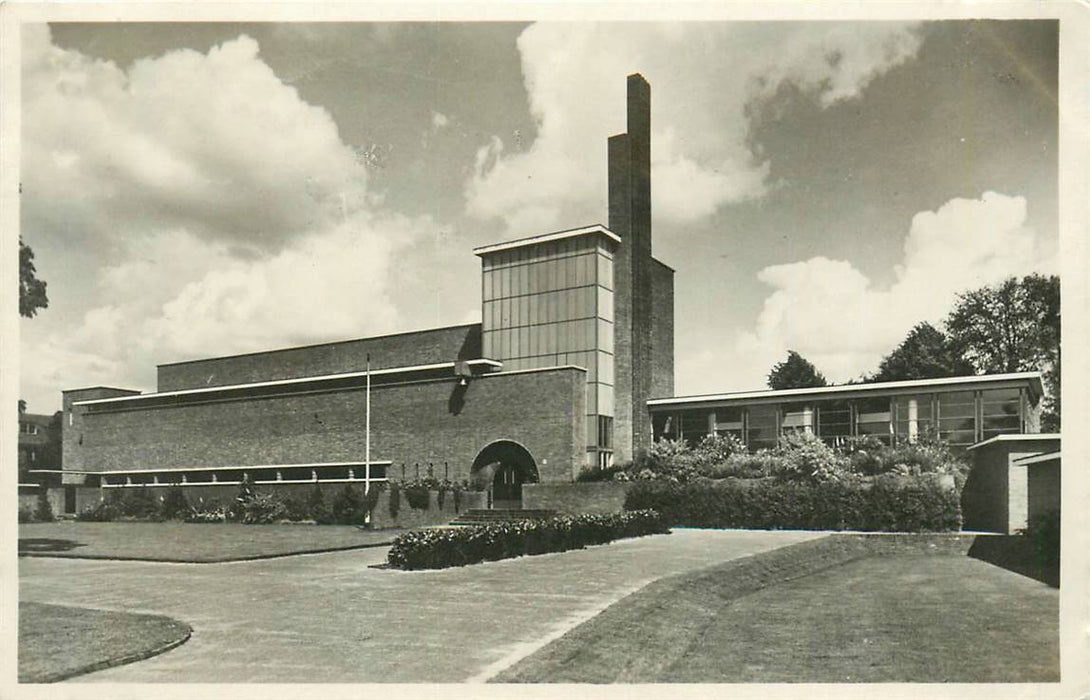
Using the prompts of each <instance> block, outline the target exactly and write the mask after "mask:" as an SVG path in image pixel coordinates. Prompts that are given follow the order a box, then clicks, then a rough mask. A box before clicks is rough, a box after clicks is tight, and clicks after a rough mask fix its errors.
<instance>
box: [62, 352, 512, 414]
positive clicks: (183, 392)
mask: <svg viewBox="0 0 1090 700" xmlns="http://www.w3.org/2000/svg"><path fill="white" fill-rule="evenodd" d="M465 363H466V364H468V365H487V366H489V367H502V366H503V363H502V362H497V361H496V360H465ZM456 364H457V362H439V363H436V364H431V365H412V366H408V367H388V368H386V369H376V370H371V372H370V374H371V376H372V377H375V376H386V375H396V374H408V373H411V372H426V371H429V370H438V369H448V368H450V369H453V368H454V366H455V365H456ZM367 374H368V373H367V372H345V373H343V374H324V375H320V376H317V377H294V378H292V379H277V380H275V381H269V382H250V383H249V384H225V385H223V386H210V387H202V388H200V389H179V390H178V391H161V392H153V393H150V394H138V395H135V396H116V397H113V398H109V399H92V400H88V401H73V402H72V405H73V406H97V405H101V404H110V403H128V402H132V401H142V400H145V399H161V398H168V397H171V396H192V395H198V394H216V393H224V392H230V391H243V390H246V389H260V388H262V387H276V386H288V385H292V384H307V383H312V382H330V381H335V380H339V379H353V378H362V377H366V376H367Z"/></svg>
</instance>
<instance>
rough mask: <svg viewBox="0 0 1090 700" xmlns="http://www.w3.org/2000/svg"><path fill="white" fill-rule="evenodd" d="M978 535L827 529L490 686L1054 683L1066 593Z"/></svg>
mask: <svg viewBox="0 0 1090 700" xmlns="http://www.w3.org/2000/svg"><path fill="white" fill-rule="evenodd" d="M972 541H973V537H972V536H964V535H960V536H959V535H947V536H943V535H894V536H888V535H832V536H829V537H825V538H822V539H820V540H815V541H812V542H804V543H800V544H796V545H792V546H789V547H784V548H781V549H778V550H774V551H772V552H768V553H764V554H759V555H755V556H752V557H747V558H745V559H740V560H735V561H731V562H728V563H726V564H723V565H720V566H715V567H711V568H709V569H704V570H702V571H699V572H695V573H690V574H684V575H681V576H675V577H671V578H667V579H662V580H659V581H656V582H655V583H652V584H650V585H649V586H647V587H645V588H643V589H641V590H640V591H637V592H636V593H634V594H632V595H631V596H629V597H627V598H625V599H624V600H622V601H621V602H619V603H617V604H616V605H614V606H612V607H610V608H608V609H606V610H605V611H604V612H602V613H601V614H600V615H598V616H597V617H595V618H593V619H591V620H589V621H587V622H586V623H584V624H582V625H580V626H579V627H577V628H575V629H574V630H572V631H571V632H569V633H568V634H566V635H564V636H563V637H561V638H560V639H558V640H556V641H554V642H552V643H550V644H548V645H546V646H545V647H543V648H542V649H540V650H538V651H537V652H536V653H534V654H532V655H530V656H528V657H526V658H525V659H523V660H521V661H520V662H519V663H517V664H515V665H514V666H512V667H510V668H508V669H506V670H504V671H502V672H501V673H499V674H498V675H497V676H495V677H494V678H493V679H492V681H493V682H515V683H543V682H568V683H572V682H574V683H654V682H674V683H696V682H701V683H729V682H764V683H771V682H855V681H858V682H939V681H951V682H955V681H956V682H1027V681H1055V680H1058V679H1059V651H1058V650H1059V646H1058V619H1059V615H1058V595H1057V592H1056V591H1054V590H1050V589H1048V588H1047V587H1045V586H1042V585H1040V584H1038V583H1036V582H1033V581H1031V580H1029V579H1026V578H1023V577H1020V576H1017V575H1013V574H1011V573H1009V572H1007V571H1003V570H1002V569H999V568H997V567H993V566H990V565H988V564H985V563H983V562H979V561H976V560H974V559H971V558H969V557H967V556H965V553H966V551H967V550H968V549H969V547H970V546H971V544H972ZM929 554H939V555H944V556H928V555H929Z"/></svg>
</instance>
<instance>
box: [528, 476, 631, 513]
mask: <svg viewBox="0 0 1090 700" xmlns="http://www.w3.org/2000/svg"><path fill="white" fill-rule="evenodd" d="M627 492H628V485H627V484H624V483H621V482H612V481H604V482H598V483H571V484H523V486H522V507H523V508H528V509H538V510H555V511H556V512H558V513H565V514H568V515H578V514H580V513H617V512H620V511H622V510H624V498H625V494H626V493H627Z"/></svg>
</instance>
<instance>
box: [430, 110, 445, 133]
mask: <svg viewBox="0 0 1090 700" xmlns="http://www.w3.org/2000/svg"><path fill="white" fill-rule="evenodd" d="M447 124H450V117H448V116H447V115H445V114H443V113H442V112H432V113H431V128H432V129H434V130H435V131H439V130H440V129H442V128H443V127H445V126H446V125H447Z"/></svg>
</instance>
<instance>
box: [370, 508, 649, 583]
mask: <svg viewBox="0 0 1090 700" xmlns="http://www.w3.org/2000/svg"><path fill="white" fill-rule="evenodd" d="M667 532H669V530H668V529H667V528H666V526H665V525H664V524H663V520H662V518H661V517H660V516H659V514H658V513H656V512H655V511H653V510H639V511H630V512H624V513H610V514H607V515H579V516H561V517H557V518H549V519H547V520H523V521H514V522H500V523H488V524H484V525H468V526H464V527H457V528H449V529H434V530H414V531H412V532H406V533H405V534H403V535H400V536H398V537H397V538H396V539H395V540H394V543H393V546H392V547H391V548H390V552H389V554H388V555H387V558H386V559H387V562H388V563H389V565H390V566H392V567H394V568H398V569H444V568H447V567H450V566H464V565H466V564H476V563H478V562H482V561H495V560H497V559H508V558H511V557H518V556H522V555H524V554H545V553H547V552H563V551H566V550H569V549H582V548H583V547H586V546H587V545H593V544H605V543H606V542H611V541H613V540H618V539H623V538H626V537H641V536H643V535H654V534H662V533H667Z"/></svg>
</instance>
